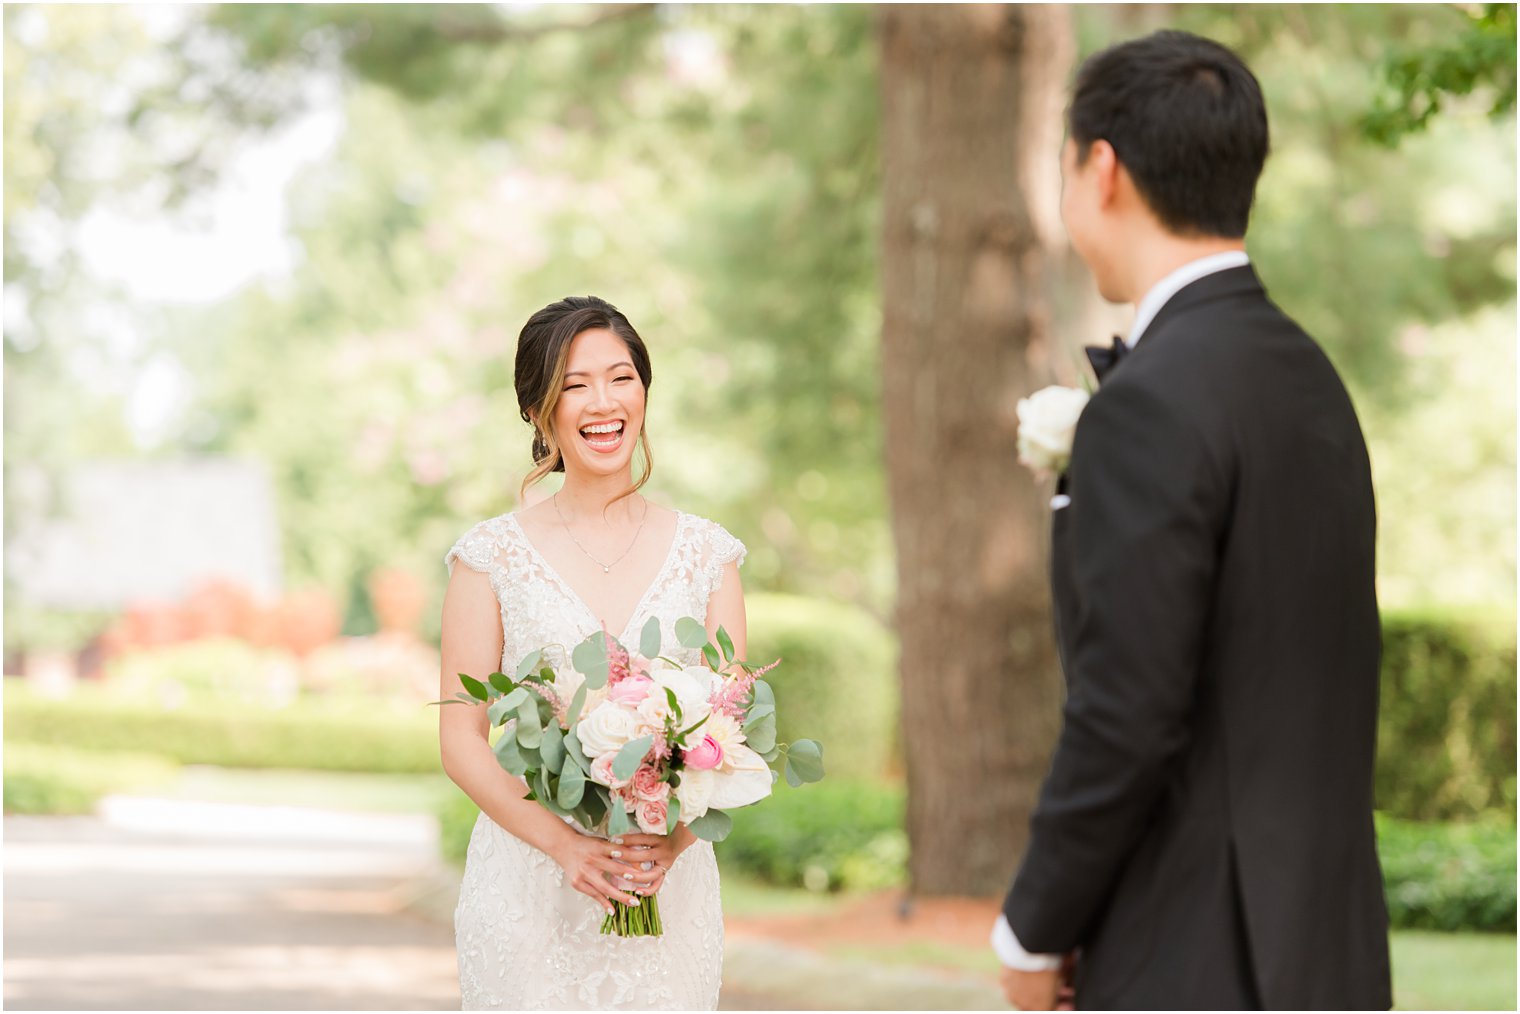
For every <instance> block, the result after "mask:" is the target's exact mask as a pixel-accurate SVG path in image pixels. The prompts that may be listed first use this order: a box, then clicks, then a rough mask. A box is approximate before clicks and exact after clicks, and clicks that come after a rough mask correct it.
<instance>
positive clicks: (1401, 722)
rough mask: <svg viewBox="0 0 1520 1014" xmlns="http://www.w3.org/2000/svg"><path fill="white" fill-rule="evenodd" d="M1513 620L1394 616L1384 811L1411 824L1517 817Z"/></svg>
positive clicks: (1386, 692) (1482, 615)
mask: <svg viewBox="0 0 1520 1014" xmlns="http://www.w3.org/2000/svg"><path fill="white" fill-rule="evenodd" d="M1515 690H1516V687H1515V627H1514V617H1513V615H1512V613H1510V612H1508V611H1504V612H1498V613H1490V612H1477V613H1475V612H1473V611H1464V612H1460V613H1458V612H1455V611H1436V610H1424V611H1402V612H1401V611H1386V612H1385V613H1384V615H1383V673H1382V697H1381V701H1380V708H1379V722H1378V762H1377V778H1376V793H1377V805H1378V808H1379V809H1380V810H1385V811H1387V812H1388V813H1390V814H1393V815H1395V816H1398V817H1401V818H1405V819H1409V820H1425V821H1433V820H1453V819H1458V820H1461V819H1471V818H1473V817H1476V816H1479V815H1481V814H1483V813H1486V812H1498V813H1501V814H1504V815H1506V816H1507V817H1509V818H1510V819H1513V818H1514V817H1515Z"/></svg>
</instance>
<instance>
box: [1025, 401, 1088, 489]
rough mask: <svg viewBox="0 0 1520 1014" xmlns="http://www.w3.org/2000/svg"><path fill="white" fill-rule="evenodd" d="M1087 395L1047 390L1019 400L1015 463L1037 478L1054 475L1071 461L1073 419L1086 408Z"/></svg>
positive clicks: (1074, 423) (1074, 421)
mask: <svg viewBox="0 0 1520 1014" xmlns="http://www.w3.org/2000/svg"><path fill="white" fill-rule="evenodd" d="M1087 399H1088V394H1087V392H1086V391H1082V390H1078V389H1077V388H1074V387H1059V386H1053V387H1047V388H1044V389H1042V390H1039V391H1036V392H1035V393H1034V394H1032V395H1030V396H1029V397H1027V398H1020V399H1019V404H1018V416H1019V439H1018V444H1019V463H1020V464H1023V465H1027V466H1028V467H1029V468H1031V469H1033V470H1034V471H1035V472H1036V473H1037V474H1041V475H1045V474H1057V473H1060V472H1064V471H1065V470H1066V466H1067V464H1068V463H1069V462H1070V461H1071V443H1072V438H1073V437H1074V436H1075V435H1076V432H1077V417H1078V416H1080V415H1081V414H1082V410H1083V409H1084V408H1086V407H1087Z"/></svg>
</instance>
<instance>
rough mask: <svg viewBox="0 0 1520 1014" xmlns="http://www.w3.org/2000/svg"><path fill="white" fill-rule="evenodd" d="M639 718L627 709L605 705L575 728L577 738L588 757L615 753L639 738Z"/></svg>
mask: <svg viewBox="0 0 1520 1014" xmlns="http://www.w3.org/2000/svg"><path fill="white" fill-rule="evenodd" d="M638 725H639V720H638V716H637V715H635V714H634V713H633V712H632V711H629V710H628V709H627V708H623V707H620V706H618V705H616V704H610V703H604V704H602V705H601V707H599V708H597V709H596V710H595V711H592V712H591V714H589V715H587V716H586V717H585V718H583V719H581V720H580V722H579V723H578V724H577V725H576V727H575V735H576V738H577V739H579V740H580V743H581V750H582V751H583V752H584V753H585V754H586V756H587V757H597V756H600V755H601V754H605V753H613V752H615V751H617V750H620V749H622V748H623V745H624V744H626V743H627V742H628V741H629V740H632V739H636V738H637V732H638Z"/></svg>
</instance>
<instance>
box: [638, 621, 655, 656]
mask: <svg viewBox="0 0 1520 1014" xmlns="http://www.w3.org/2000/svg"><path fill="white" fill-rule="evenodd" d="M639 654H640V655H643V656H644V657H645V658H655V657H656V656H658V655H659V654H660V618H659V617H658V616H651V617H650V618H649V621H648V622H647V623H645V624H644V630H643V632H642V633H640V634H639Z"/></svg>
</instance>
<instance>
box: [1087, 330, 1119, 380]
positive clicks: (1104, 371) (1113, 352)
mask: <svg viewBox="0 0 1520 1014" xmlns="http://www.w3.org/2000/svg"><path fill="white" fill-rule="evenodd" d="M1083 351H1085V352H1086V353H1087V361H1088V362H1089V363H1092V368H1093V373H1095V374H1097V376H1098V383H1100V384H1101V383H1103V378H1104V377H1105V376H1107V375H1108V372H1109V371H1110V370H1112V369H1113V368H1114V367H1115V366H1118V365H1119V360H1121V359H1123V358H1124V357H1125V356H1127V355H1129V346H1128V345H1126V344H1124V339H1123V338H1120V337H1119V336H1118V335H1114V344H1113V345H1112V347H1110V348H1104V347H1103V346H1102V345H1089V346H1087V347H1086V348H1085V349H1084V350H1083Z"/></svg>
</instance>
